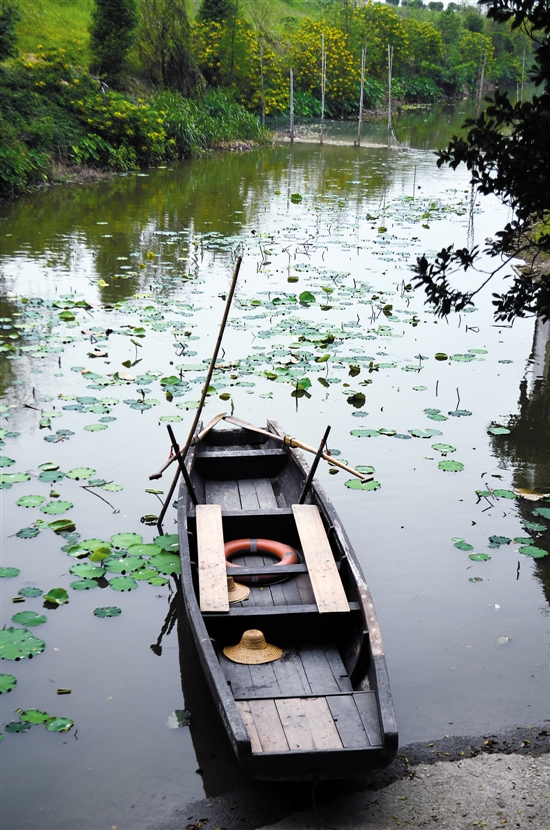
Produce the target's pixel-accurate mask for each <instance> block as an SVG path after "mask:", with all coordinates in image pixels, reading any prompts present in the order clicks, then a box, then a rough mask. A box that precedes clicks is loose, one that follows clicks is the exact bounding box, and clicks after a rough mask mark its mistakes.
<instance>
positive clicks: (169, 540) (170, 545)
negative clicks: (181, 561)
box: [153, 533, 179, 552]
mask: <svg viewBox="0 0 550 830" xmlns="http://www.w3.org/2000/svg"><path fill="white" fill-rule="evenodd" d="M153 541H154V543H155V545H158V546H159V548H162V550H164V551H171V552H174V551H178V550H179V539H178V534H177V533H165V534H164V535H163V536H157V537H156V539H154V540H153Z"/></svg>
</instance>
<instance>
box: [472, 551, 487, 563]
mask: <svg viewBox="0 0 550 830" xmlns="http://www.w3.org/2000/svg"><path fill="white" fill-rule="evenodd" d="M468 558H469V559H471V560H472V561H473V562H488V561H489V560H490V558H491V557H490V556H489V554H488V553H471V554H470V556H469V557H468Z"/></svg>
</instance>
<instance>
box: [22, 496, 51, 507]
mask: <svg viewBox="0 0 550 830" xmlns="http://www.w3.org/2000/svg"><path fill="white" fill-rule="evenodd" d="M45 501H46V497H45V496H21V498H20V499H17V501H16V502H15V503H16V504H17V506H18V507H39V506H40V505H41V504H44V502H45Z"/></svg>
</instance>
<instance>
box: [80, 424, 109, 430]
mask: <svg viewBox="0 0 550 830" xmlns="http://www.w3.org/2000/svg"><path fill="white" fill-rule="evenodd" d="M84 429H86V430H87V431H88V432H100V431H101V430H102V429H107V424H86V426H85V427H84Z"/></svg>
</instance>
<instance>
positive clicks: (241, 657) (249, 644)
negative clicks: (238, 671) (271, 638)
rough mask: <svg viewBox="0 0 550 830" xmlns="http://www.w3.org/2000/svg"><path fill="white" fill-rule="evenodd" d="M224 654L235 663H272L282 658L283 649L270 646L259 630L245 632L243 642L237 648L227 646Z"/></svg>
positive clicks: (252, 629) (253, 629)
mask: <svg viewBox="0 0 550 830" xmlns="http://www.w3.org/2000/svg"><path fill="white" fill-rule="evenodd" d="M223 653H224V654H225V656H226V657H228V658H229V659H230V660H233V662H234V663H250V664H255V663H272V662H273V660H278V659H279V657H281V656H282V654H283V650H282V648H278V647H277V646H272V645H269V643H266V641H265V637H264V635H263V634H262V632H261V631H258V629H257V628H251V629H249V630H248V631H245V632H244V634H243V636H242V637H241V642H240V643H239V644H238V645H236V646H226V647H225V648H224V650H223Z"/></svg>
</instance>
